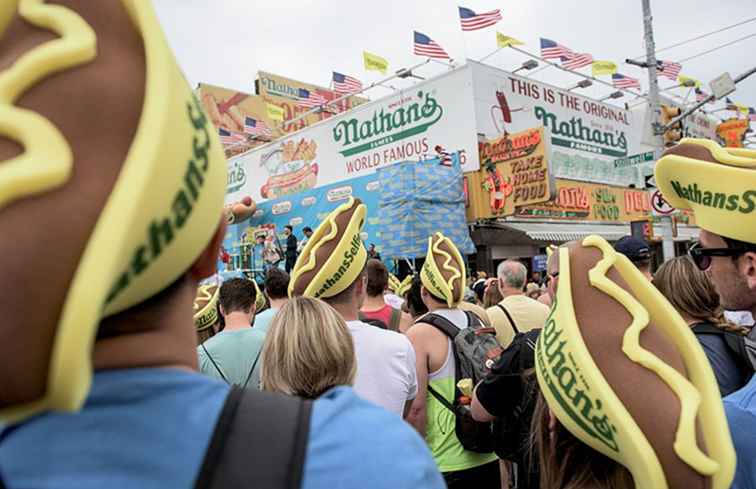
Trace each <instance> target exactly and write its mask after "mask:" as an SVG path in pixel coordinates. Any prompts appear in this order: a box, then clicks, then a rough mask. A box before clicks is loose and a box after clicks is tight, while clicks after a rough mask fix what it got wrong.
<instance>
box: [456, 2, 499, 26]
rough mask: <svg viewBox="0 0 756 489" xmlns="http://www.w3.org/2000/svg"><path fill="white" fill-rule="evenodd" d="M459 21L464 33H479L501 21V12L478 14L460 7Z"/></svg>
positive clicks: (493, 11) (497, 10) (492, 11)
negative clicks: (479, 30) (478, 31)
mask: <svg viewBox="0 0 756 489" xmlns="http://www.w3.org/2000/svg"><path fill="white" fill-rule="evenodd" d="M459 20H460V22H461V23H462V30H463V31H477V30H478V29H484V28H486V27H490V26H492V25H494V24H495V23H497V22H498V21H500V20H501V11H500V10H499V9H496V10H491V11H490V12H483V13H482V14H476V13H475V12H473V11H472V10H470V9H469V8H465V7H459Z"/></svg>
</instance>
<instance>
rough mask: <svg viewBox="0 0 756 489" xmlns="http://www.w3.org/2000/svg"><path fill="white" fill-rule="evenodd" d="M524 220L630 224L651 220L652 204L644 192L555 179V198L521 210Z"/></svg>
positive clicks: (517, 214) (515, 213)
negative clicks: (646, 219)
mask: <svg viewBox="0 0 756 489" xmlns="http://www.w3.org/2000/svg"><path fill="white" fill-rule="evenodd" d="M514 215H515V216H517V217H524V218H539V219H558V220H578V221H604V222H630V221H637V220H639V219H645V218H648V217H649V216H651V202H650V200H649V196H648V193H647V192H645V191H643V190H638V189H631V188H625V187H614V186H611V185H602V184H596V183H587V182H577V181H573V180H564V179H560V178H557V179H556V198H555V199H554V200H552V201H550V202H543V203H540V204H535V205H528V206H524V207H518V208H517V209H515V212H514Z"/></svg>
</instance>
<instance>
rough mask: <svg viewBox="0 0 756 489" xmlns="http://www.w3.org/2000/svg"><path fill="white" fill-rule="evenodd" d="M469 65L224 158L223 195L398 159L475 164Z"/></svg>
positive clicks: (302, 186)
mask: <svg viewBox="0 0 756 489" xmlns="http://www.w3.org/2000/svg"><path fill="white" fill-rule="evenodd" d="M472 99H473V95H472V79H471V76H470V70H469V69H466V68H463V69H458V70H455V71H451V72H448V73H446V74H444V75H441V76H439V77H437V78H434V79H432V80H428V81H426V82H424V83H418V84H417V85H414V86H413V87H412V88H411V89H408V90H405V91H401V92H396V93H395V94H393V95H390V96H388V97H385V98H383V99H380V100H376V101H374V102H368V103H366V104H363V105H361V106H359V107H357V108H355V109H354V110H351V111H349V112H347V113H345V114H339V115H337V116H334V117H332V118H330V119H328V120H326V121H323V122H321V123H319V124H316V125H314V126H312V127H308V128H306V129H304V130H302V131H300V132H297V133H295V134H292V135H290V136H288V137H285V138H283V139H280V140H278V141H276V142H274V143H271V144H267V145H265V146H262V147H260V148H256V149H255V150H254V151H250V152H249V153H246V154H243V155H240V156H238V157H235V158H232V159H230V160H229V163H228V165H229V177H228V188H227V196H226V199H227V201H233V200H237V199H238V198H240V197H242V196H245V195H249V196H251V197H252V198H254V199H256V200H263V199H273V198H278V197H282V196H286V195H291V194H295V193H298V192H301V191H304V190H307V189H312V188H315V187H320V186H323V185H329V184H332V183H336V182H340V181H343V180H346V179H350V178H357V177H362V176H365V175H369V174H372V173H374V172H375V171H376V169H378V168H382V167H385V166H387V165H391V164H393V163H396V162H399V161H406V160H410V161H420V160H426V159H429V158H433V157H439V158H440V159H441V161H442V162H447V163H449V162H451V158H453V157H456V158H459V162H460V164H461V166H462V169H463V171H466V172H467V171H474V170H477V169H478V148H477V137H476V131H475V113H474V109H473V107H472V105H471V104H470V101H471V100H472Z"/></svg>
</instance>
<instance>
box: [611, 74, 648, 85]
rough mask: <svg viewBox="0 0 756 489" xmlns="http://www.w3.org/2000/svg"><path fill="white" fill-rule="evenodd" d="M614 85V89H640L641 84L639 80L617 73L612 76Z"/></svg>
mask: <svg viewBox="0 0 756 489" xmlns="http://www.w3.org/2000/svg"><path fill="white" fill-rule="evenodd" d="M612 85H614V88H640V87H641V86H640V82H639V81H638V79H637V78H633V77H630V76H627V75H620V74H619V73H615V74H613V75H612Z"/></svg>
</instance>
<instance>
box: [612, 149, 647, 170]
mask: <svg viewBox="0 0 756 489" xmlns="http://www.w3.org/2000/svg"><path fill="white" fill-rule="evenodd" d="M648 161H654V152H653V151H648V152H646V153H639V154H637V155H632V156H628V157H627V158H619V159H617V160H614V168H624V167H626V166H633V165H639V164H641V163H646V162H648Z"/></svg>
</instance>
